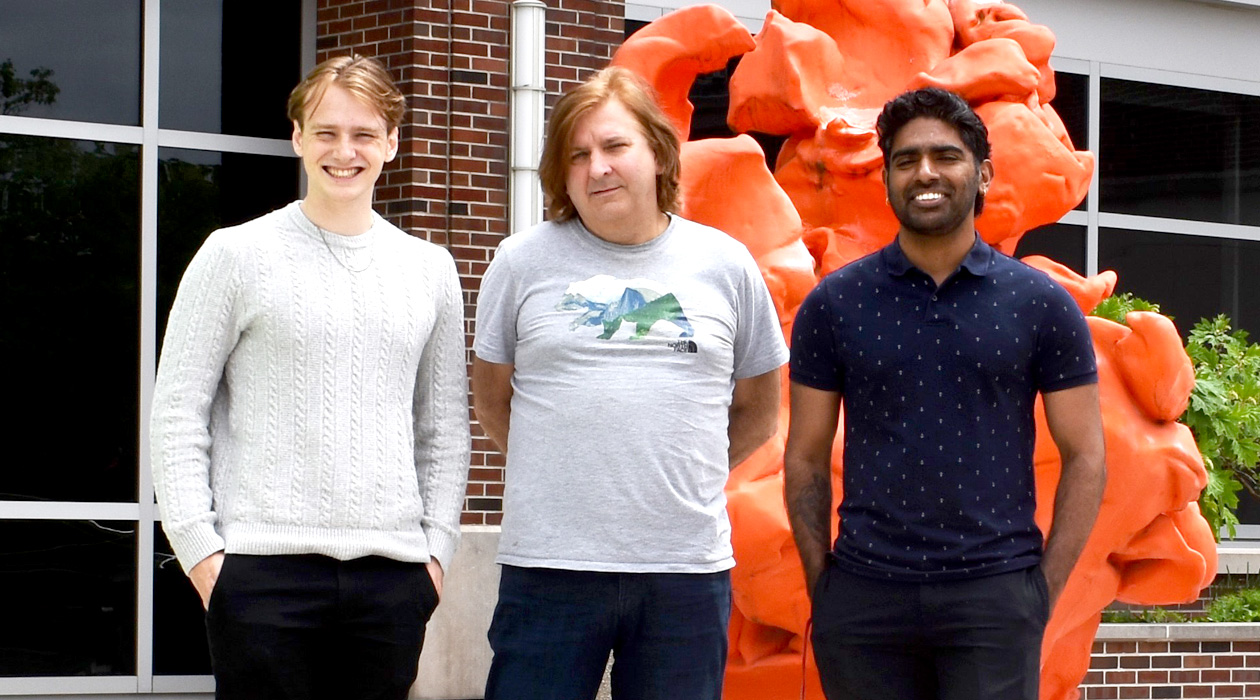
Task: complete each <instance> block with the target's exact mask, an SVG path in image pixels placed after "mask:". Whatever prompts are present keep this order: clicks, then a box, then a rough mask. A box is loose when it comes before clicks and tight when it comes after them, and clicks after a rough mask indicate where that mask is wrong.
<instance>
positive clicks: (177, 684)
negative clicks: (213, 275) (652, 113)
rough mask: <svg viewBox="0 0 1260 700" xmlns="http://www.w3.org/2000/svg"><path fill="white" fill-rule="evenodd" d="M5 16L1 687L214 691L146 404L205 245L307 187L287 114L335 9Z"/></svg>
mask: <svg viewBox="0 0 1260 700" xmlns="http://www.w3.org/2000/svg"><path fill="white" fill-rule="evenodd" d="M3 17H4V19H3V21H0V74H2V75H0V77H2V78H3V81H4V83H5V85H4V87H5V92H4V95H3V110H2V113H0V231H2V232H3V235H2V236H0V305H2V306H0V312H3V314H4V319H5V323H4V325H3V327H2V328H0V362H2V366H3V370H0V371H2V372H3V379H4V387H5V398H6V399H7V401H6V404H7V405H8V406H9V411H8V415H9V419H8V420H6V421H5V422H4V427H3V434H2V436H3V439H4V440H5V443H6V444H7V445H8V446H9V451H10V454H9V457H8V461H7V462H6V466H7V468H6V469H5V470H4V471H3V475H2V476H0V541H2V542H3V544H0V580H3V581H4V584H5V587H4V591H5V595H4V596H0V650H2V651H0V696H3V695H10V694H14V693H20V694H29V693H35V694H47V693H86V694H111V695H124V694H133V693H145V692H155V693H165V692H180V691H199V692H205V691H208V690H209V689H210V687H211V684H210V681H209V680H208V678H207V677H206V676H207V674H208V673H209V669H210V666H209V654H208V652H207V650H206V643H205V634H204V628H202V626H201V622H200V621H201V619H202V611H201V604H200V600H199V599H198V597H197V595H196V593H195V592H194V591H193V589H192V587H191V586H190V585H189V583H188V581H187V579H186V578H185V576H184V574H183V572H182V571H181V570H180V567H179V565H178V563H177V562H175V561H174V558H173V556H172V555H171V553H170V547H169V545H168V544H167V543H166V539H165V538H164V537H163V535H162V530H161V524H160V523H159V522H157V513H156V508H155V507H154V504H153V497H152V488H151V479H150V477H149V475H148V474H147V472H146V471H144V470H142V468H141V465H142V462H143V460H144V458H145V455H146V453H147V445H145V444H143V442H142V434H143V430H142V429H143V425H144V420H145V418H144V415H143V407H144V406H146V405H147V402H148V395H149V393H150V392H151V391H152V381H153V371H154V368H155V367H156V358H157V352H158V347H159V344H160V338H161V333H162V331H163V330H164V327H165V319H166V315H167V311H168V309H169V307H170V304H171V301H172V299H173V297H174V291H175V289H176V287H177V285H178V282H179V279H180V277H181V276H182V274H183V271H184V268H185V266H186V265H187V264H188V261H189V260H190V259H191V257H192V255H193V253H194V252H195V251H196V250H197V248H198V247H199V246H200V245H201V242H202V241H203V240H204V239H205V237H206V235H207V234H208V233H209V232H210V231H212V230H214V229H215V228H218V227H220V226H226V225H231V224H236V223H240V222H242V221H245V220H246V219H249V218H252V217H255V216H257V215H260V214H263V213H265V212H267V211H270V210H272V209H276V208H278V207H280V206H283V205H284V204H286V203H288V202H290V201H292V200H293V199H295V198H296V197H297V196H298V186H299V176H300V170H301V168H300V164H299V161H298V160H297V159H296V158H295V157H294V156H293V152H292V148H291V146H290V144H289V138H288V137H289V132H290V131H291V126H290V124H289V122H288V120H287V118H286V117H285V114H284V111H285V101H286V99H287V97H288V92H289V90H290V89H291V88H292V86H293V85H294V84H295V83H296V82H297V81H298V80H299V79H300V77H301V71H302V65H303V63H304V61H303V56H310V57H313V55H314V46H313V45H310V44H309V40H306V41H304V39H303V34H302V27H303V25H304V24H306V25H307V26H311V23H312V22H313V20H314V17H315V2H314V0H283V1H281V2H272V3H263V4H260V3H245V2H241V1H240V0H93V2H81V1H79V0H12V1H11V2H6V3H5V4H4V9H3ZM304 18H305V19H307V20H309V21H307V22H304ZM153 22H158V23H159V26H158V27H156V30H157V31H156V36H157V37H158V40H157V41H154V42H152V43H151V45H146V43H145V38H146V37H154V36H155V32H154V31H146V29H145V28H146V26H149V27H150V29H152V28H153V27H152V25H151V23H153ZM146 73H148V74H149V75H151V76H152V75H154V74H156V77H157V81H156V82H157V84H158V85H157V90H158V99H157V100H156V101H153V100H148V101H146V100H144V99H143V89H144V88H143V86H144V85H145V84H146V83H145V81H144V75H145V74H146ZM153 82H154V81H149V82H148V84H149V85H152V84H153ZM155 126H156V127H158V128H156V129H154V128H153V127H155Z"/></svg>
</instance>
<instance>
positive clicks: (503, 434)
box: [477, 404, 512, 455]
mask: <svg viewBox="0 0 1260 700" xmlns="http://www.w3.org/2000/svg"><path fill="white" fill-rule="evenodd" d="M511 416H512V414H511V410H509V409H506V408H501V407H497V406H496V407H494V408H490V407H487V406H484V405H481V404H478V406H477V424H478V425H480V426H481V432H483V433H485V434H486V437H488V438H490V440H491V441H492V442H494V445H495V447H497V448H499V452H500V453H502V454H504V455H506V454H507V447H508V427H509V425H510V423H511Z"/></svg>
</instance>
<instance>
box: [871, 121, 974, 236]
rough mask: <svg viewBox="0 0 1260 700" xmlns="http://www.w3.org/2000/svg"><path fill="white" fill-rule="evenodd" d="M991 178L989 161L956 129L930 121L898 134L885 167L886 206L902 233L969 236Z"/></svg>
mask: <svg viewBox="0 0 1260 700" xmlns="http://www.w3.org/2000/svg"><path fill="white" fill-rule="evenodd" d="M992 179H993V164H992V163H991V162H989V161H987V160H985V161H983V162H980V163H977V162H976V159H975V156H974V155H973V154H972V153H971V151H970V150H968V149H967V146H966V145H965V144H964V143H963V141H962V139H961V138H960V137H959V135H958V131H957V129H955V128H954V127H952V126H950V125H949V124H947V123H945V122H943V121H940V120H938V119H932V118H929V117H919V118H917V119H913V120H911V121H910V122H908V123H906V125H905V126H903V127H902V128H901V130H900V131H898V132H897V134H896V135H895V136H894V138H893V140H892V147H891V148H890V149H889V156H888V163H887V164H886V165H885V168H884V186H885V187H886V188H887V190H888V203H889V204H890V205H891V206H892V209H893V213H894V214H896V216H897V220H898V221H900V222H901V230H902V232H904V233H909V234H916V235H920V236H931V237H944V236H950V235H959V236H967V237H970V236H971V235H972V234H973V232H974V230H975V206H976V193H977V192H980V191H984V190H987V189H988V187H989V182H990V181H991V180H992Z"/></svg>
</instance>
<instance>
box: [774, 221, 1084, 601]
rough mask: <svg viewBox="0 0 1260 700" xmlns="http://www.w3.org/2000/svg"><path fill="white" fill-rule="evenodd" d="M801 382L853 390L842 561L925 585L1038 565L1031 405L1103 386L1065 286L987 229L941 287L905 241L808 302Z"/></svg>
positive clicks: (826, 283)
mask: <svg viewBox="0 0 1260 700" xmlns="http://www.w3.org/2000/svg"><path fill="white" fill-rule="evenodd" d="M791 378H792V381H794V382H798V383H800V384H804V385H805V386H809V387H813V388H815V389H821V390H823V391H834V392H838V393H840V394H842V395H843V406H844V498H843V501H842V503H841V505H840V517H841V528H840V529H841V532H840V537H839V538H837V540H836V546H835V554H836V556H837V558H838V560H839V562H840V564H841V566H843V567H844V568H846V569H848V570H849V571H851V572H853V573H855V574H859V575H864V576H870V577H876V578H890V579H897V580H905V581H923V580H947V579H962V578H973V577H979V576H985V575H990V574H997V573H1002V572H1005V571H1013V570H1016V569H1021V568H1025V567H1028V566H1032V565H1034V564H1036V563H1038V562H1039V561H1040V557H1041V548H1042V535H1041V531H1040V530H1039V529H1038V528H1037V525H1036V523H1035V522H1034V520H1033V513H1034V510H1035V509H1036V502H1035V497H1034V496H1035V494H1034V486H1035V484H1034V478H1033V442H1034V438H1035V428H1034V421H1033V405H1034V401H1035V399H1036V395H1037V392H1039V391H1040V392H1052V391H1058V390H1061V389H1068V388H1071V387H1074V386H1079V385H1082V384H1088V383H1093V382H1096V381H1097V380H1098V375H1097V371H1096V368H1095V364H1094V352H1093V344H1092V342H1091V339H1090V334H1089V328H1088V327H1087V326H1086V324H1085V319H1084V317H1083V316H1082V314H1081V311H1080V308H1079V307H1078V306H1077V305H1076V303H1075V301H1073V299H1072V297H1071V296H1070V295H1069V294H1068V293H1067V291H1066V290H1065V289H1063V287H1061V286H1060V285H1059V284H1057V283H1055V282H1054V281H1052V280H1051V279H1050V278H1049V277H1048V276H1046V275H1045V274H1044V273H1042V272H1040V271H1038V270H1034V269H1033V268H1031V267H1028V266H1027V265H1024V264H1023V263H1021V262H1019V261H1017V260H1014V259H1012V258H1010V257H1007V256H1006V255H1003V254H1001V253H999V252H997V251H995V250H993V249H992V248H991V247H990V246H988V245H987V244H986V243H984V242H983V241H982V240H980V238H979V236H977V237H976V242H975V244H974V245H973V246H972V248H971V250H970V252H969V253H968V254H967V257H966V258H965V259H964V260H963V262H962V264H961V265H960V266H959V268H958V269H957V270H956V271H955V272H954V274H953V275H951V276H950V277H949V278H948V279H947V280H946V281H945V283H944V284H942V285H941V286H940V287H939V288H938V287H937V286H936V284H935V283H934V282H933V281H932V278H931V277H929V276H928V275H927V274H926V273H924V272H923V271H921V270H919V269H918V268H916V267H914V266H913V265H912V264H911V263H910V261H909V260H907V259H906V256H905V254H904V253H903V252H902V250H901V246H900V245H899V244H898V243H897V242H894V243H892V244H891V245H889V246H888V247H886V248H884V249H883V250H881V251H879V252H877V253H874V254H872V255H868V256H866V257H864V258H862V259H860V260H857V261H854V262H853V263H851V264H849V265H847V266H845V267H843V268H841V269H839V270H837V271H835V272H833V273H831V274H830V275H827V277H825V278H824V279H823V280H822V282H821V283H819V285H818V286H817V287H815V288H814V290H813V291H812V292H811V293H810V294H809V296H808V297H807V298H806V299H805V301H804V303H803V304H802V305H801V308H800V311H798V312H797V315H796V323H795V327H794V329H793V333H792V360H791Z"/></svg>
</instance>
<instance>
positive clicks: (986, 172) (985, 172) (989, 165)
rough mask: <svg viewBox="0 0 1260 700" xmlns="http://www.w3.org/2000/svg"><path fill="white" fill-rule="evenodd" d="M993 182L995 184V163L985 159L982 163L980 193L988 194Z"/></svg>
mask: <svg viewBox="0 0 1260 700" xmlns="http://www.w3.org/2000/svg"><path fill="white" fill-rule="evenodd" d="M991 182H993V161H991V160H988V159H985V161H984V162H982V163H980V191H981V192H987V191H988V190H989V184H990V183H991Z"/></svg>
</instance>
